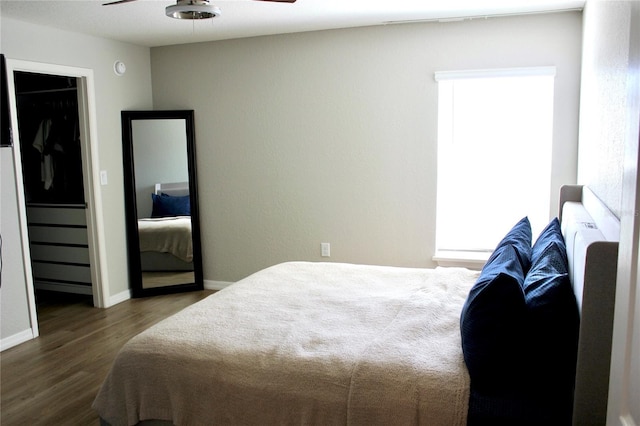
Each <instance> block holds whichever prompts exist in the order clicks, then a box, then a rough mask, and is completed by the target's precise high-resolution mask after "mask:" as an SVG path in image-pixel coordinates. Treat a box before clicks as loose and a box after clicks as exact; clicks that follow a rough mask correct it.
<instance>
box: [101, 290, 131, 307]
mask: <svg viewBox="0 0 640 426" xmlns="http://www.w3.org/2000/svg"><path fill="white" fill-rule="evenodd" d="M129 299H131V290H125V291H123V292H120V293H118V294H114V295H113V296H111V297H109V298H108V299H107V303H106V305H105V308H110V307H111V306H113V305H117V304H118V303H122V302H124V301H125V300H129Z"/></svg>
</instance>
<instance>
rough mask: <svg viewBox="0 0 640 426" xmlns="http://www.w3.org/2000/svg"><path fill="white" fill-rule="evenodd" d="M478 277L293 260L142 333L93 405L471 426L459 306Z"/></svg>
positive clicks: (131, 411)
mask: <svg viewBox="0 0 640 426" xmlns="http://www.w3.org/2000/svg"><path fill="white" fill-rule="evenodd" d="M477 276H478V273H477V272H472V271H469V270H466V269H462V268H437V269H412V268H392V267H379V266H361V265H348V264H337V263H306V262H290V263H284V264H280V265H276V266H273V267H271V268H267V269H265V270H263V271H261V272H258V273H256V274H254V275H252V276H250V277H248V278H246V279H244V280H242V281H239V282H238V283H236V284H233V285H231V286H230V287H228V288H226V289H224V290H222V291H220V292H218V293H216V294H214V295H212V296H210V297H208V298H206V299H204V300H202V301H200V302H198V303H196V304H194V305H192V306H190V307H188V308H186V309H184V310H183V311H181V312H180V313H178V314H176V315H174V316H173V317H171V318H169V319H166V320H164V321H162V322H161V323H159V324H157V325H156V326H154V327H152V328H150V329H148V330H147V331H145V332H143V333H141V334H140V335H138V336H137V337H135V338H133V339H132V340H131V341H130V342H129V343H127V345H126V346H125V347H124V348H123V349H122V350H121V352H120V353H119V355H118V356H117V358H116V360H115V362H114V365H113V367H112V370H111V372H110V373H109V375H108V377H107V378H106V380H105V382H104V384H103V386H102V389H101V390H100V392H99V394H98V396H97V398H96V400H95V402H94V408H95V409H96V410H97V411H98V413H99V414H100V416H101V417H102V418H104V419H106V420H107V421H109V422H110V423H111V424H112V425H114V426H117V425H126V424H135V423H136V422H138V421H139V420H144V419H164V420H172V421H173V422H174V423H175V424H176V425H213V424H220V425H267V424H278V425H286V424H291V425H294V424H295V425H300V424H318V425H330V424H339V425H344V424H346V425H392V424H393V425H396V424H402V425H412V424H428V425H447V426H452V425H465V424H466V418H467V407H468V398H469V376H468V373H467V370H466V367H465V365H464V360H463V357H462V350H461V347H460V332H459V318H460V311H461V309H462V305H463V303H464V301H465V298H466V295H467V293H468V291H469V289H470V288H471V286H472V284H473V282H474V281H475V280H476V278H477Z"/></svg>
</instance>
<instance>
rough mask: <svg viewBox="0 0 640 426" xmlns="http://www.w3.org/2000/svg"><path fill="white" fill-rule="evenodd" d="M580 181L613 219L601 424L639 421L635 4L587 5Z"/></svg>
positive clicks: (639, 34) (638, 8)
mask: <svg viewBox="0 0 640 426" xmlns="http://www.w3.org/2000/svg"><path fill="white" fill-rule="evenodd" d="M583 57H584V62H583V68H582V89H581V104H580V123H581V124H580V137H579V141H580V154H579V167H578V168H579V183H582V184H586V185H588V186H589V187H591V188H592V189H593V191H594V192H595V193H596V195H598V197H600V198H601V199H602V200H603V201H604V202H605V203H606V204H607V205H608V207H609V208H610V209H611V210H612V211H613V212H614V213H615V214H616V215H617V216H618V217H619V218H620V246H619V256H618V278H617V282H616V305H615V318H614V330H613V343H612V346H613V348H612V352H611V362H612V369H611V375H610V388H609V403H608V404H609V405H608V415H607V425H630V424H640V406H639V405H638V401H640V344H639V341H640V333H639V330H640V283H639V278H640V271H639V270H638V258H639V255H638V253H639V251H640V182H639V175H638V167H639V163H640V155H639V149H638V144H639V140H638V139H639V134H640V5H639V4H638V3H637V2H635V1H594V0H589V1H588V2H587V5H586V8H585V13H584V44H583Z"/></svg>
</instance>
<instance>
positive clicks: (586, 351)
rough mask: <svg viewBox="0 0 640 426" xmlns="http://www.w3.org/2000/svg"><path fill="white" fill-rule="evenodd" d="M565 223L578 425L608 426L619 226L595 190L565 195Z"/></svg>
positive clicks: (567, 189) (565, 190) (574, 188)
mask: <svg viewBox="0 0 640 426" xmlns="http://www.w3.org/2000/svg"><path fill="white" fill-rule="evenodd" d="M560 221H561V225H562V234H563V236H564V239H565V242H566V245H567V256H568V259H569V274H570V276H571V283H572V285H573V290H574V293H575V295H576V300H577V302H578V309H579V310H580V337H579V341H578V363H577V367H576V384H575V394H574V395H575V396H574V408H573V424H574V425H584V424H605V423H606V416H607V399H608V392H609V370H610V362H611V338H612V331H613V313H614V304H615V292H616V274H617V264H618V240H619V236H620V221H619V220H618V219H617V218H616V217H615V216H614V215H613V213H611V211H610V210H609V209H608V208H607V207H606V206H605V205H604V203H602V201H600V200H599V199H598V198H597V197H596V196H595V195H594V194H593V192H591V190H590V189H589V188H587V187H583V186H582V185H565V186H563V187H562V188H561V190H560Z"/></svg>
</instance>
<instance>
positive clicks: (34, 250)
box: [14, 72, 93, 304]
mask: <svg viewBox="0 0 640 426" xmlns="http://www.w3.org/2000/svg"><path fill="white" fill-rule="evenodd" d="M14 84H15V91H16V110H17V114H18V129H19V132H20V141H21V143H20V154H21V157H22V177H23V187H24V196H25V203H26V212H27V226H28V229H29V249H30V252H31V270H32V272H33V281H34V287H35V290H36V294H37V297H36V301H37V302H38V304H39V303H40V302H42V301H44V299H45V298H46V299H49V298H50V297H51V296H54V295H57V296H59V295H58V294H57V293H65V294H67V293H74V294H83V295H92V294H93V291H92V282H91V260H90V257H89V240H88V236H87V220H86V203H85V194H84V183H83V180H84V179H83V167H82V144H81V140H80V118H79V113H78V82H77V78H75V77H66V76H58V75H49V74H39V73H30V72H15V73H14ZM51 292H53V293H51ZM58 299H60V301H61V302H64V300H65V299H64V297H58Z"/></svg>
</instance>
